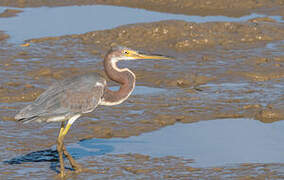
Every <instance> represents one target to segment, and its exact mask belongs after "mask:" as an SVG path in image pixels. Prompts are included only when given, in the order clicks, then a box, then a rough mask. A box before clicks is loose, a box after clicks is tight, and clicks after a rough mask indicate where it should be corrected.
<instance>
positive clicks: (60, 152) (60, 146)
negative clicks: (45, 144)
mask: <svg viewBox="0 0 284 180" xmlns="http://www.w3.org/2000/svg"><path fill="white" fill-rule="evenodd" d="M79 117H80V115H75V116H73V117H72V118H70V119H69V121H68V123H67V125H66V126H65V122H62V123H61V128H60V132H59V135H58V139H57V151H58V155H59V161H60V176H61V177H64V169H65V168H64V160H63V153H64V154H65V156H66V157H67V158H68V160H69V162H70V164H71V166H72V168H74V169H75V170H76V172H81V170H82V169H81V167H80V166H79V165H78V164H77V163H76V161H75V160H74V159H73V158H72V156H71V155H70V154H69V153H68V152H67V150H66V148H65V147H64V143H63V140H64V137H65V135H66V134H67V133H68V131H69V129H70V127H71V126H72V124H73V122H74V121H75V120H76V119H77V118H79ZM64 126H65V127H64Z"/></svg>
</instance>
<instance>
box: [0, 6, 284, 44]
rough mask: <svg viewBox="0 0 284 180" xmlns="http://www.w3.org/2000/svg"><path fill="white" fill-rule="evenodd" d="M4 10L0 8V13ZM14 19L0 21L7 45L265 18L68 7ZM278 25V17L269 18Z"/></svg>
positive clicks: (40, 10) (28, 11)
mask: <svg viewBox="0 0 284 180" xmlns="http://www.w3.org/2000/svg"><path fill="white" fill-rule="evenodd" d="M3 10H4V7H0V12H1V11H3ZM21 10H23V11H24V12H22V13H20V14H19V15H18V16H16V17H9V18H0V27H1V30H4V31H6V32H7V33H8V34H9V35H11V39H10V41H11V42H16V43H21V42H22V41H24V40H27V39H31V38H40V37H45V36H48V37H49V36H61V35H67V34H79V33H85V32H89V31H95V30H104V29H110V28H114V27H117V26H120V25H125V24H134V23H142V22H155V21H162V20H172V19H174V20H185V21H189V22H196V23H203V22H213V21H231V22H235V21H246V20H248V19H252V18H256V17H265V16H266V15H261V14H254V13H253V14H251V15H248V16H243V17H240V18H234V17H227V16H204V17H202V16H188V15H178V14H171V13H161V12H153V11H147V10H143V9H135V8H128V7H116V6H105V5H95V6H68V7H53V8H49V7H39V8H24V9H21ZM270 17H271V18H273V19H275V20H278V21H281V17H280V16H270Z"/></svg>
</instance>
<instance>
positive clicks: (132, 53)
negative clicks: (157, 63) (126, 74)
mask: <svg viewBox="0 0 284 180" xmlns="http://www.w3.org/2000/svg"><path fill="white" fill-rule="evenodd" d="M112 51H113V52H112V54H113V57H114V58H116V59H117V60H141V59H170V58H169V57H165V56H161V55H153V54H145V53H141V52H139V51H136V50H133V49H130V48H126V47H121V46H119V47H116V48H113V49H112Z"/></svg>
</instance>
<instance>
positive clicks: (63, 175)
mask: <svg viewBox="0 0 284 180" xmlns="http://www.w3.org/2000/svg"><path fill="white" fill-rule="evenodd" d="M58 176H59V177H60V178H61V179H63V178H64V177H65V176H66V174H65V172H64V171H63V172H60V173H59V174H58Z"/></svg>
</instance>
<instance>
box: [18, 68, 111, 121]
mask: <svg viewBox="0 0 284 180" xmlns="http://www.w3.org/2000/svg"><path fill="white" fill-rule="evenodd" d="M105 83H106V82H105V80H104V79H103V78H102V77H101V76H100V75H98V74H96V73H92V74H87V75H83V76H76V77H73V78H69V79H66V80H63V81H60V82H56V83H54V84H53V85H52V86H50V87H49V88H48V89H47V90H46V91H45V92H43V93H42V94H41V95H40V96H39V97H38V98H37V99H36V100H35V101H34V102H33V103H32V104H30V105H28V106H27V107H25V108H24V109H22V110H21V111H20V112H19V113H18V114H17V115H16V117H15V118H16V119H27V118H32V117H55V116H59V115H63V116H66V115H68V114H76V113H88V112H91V111H93V110H94V109H95V108H96V107H97V105H98V104H99V103H100V100H101V97H102V96H103V92H104V86H105Z"/></svg>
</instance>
